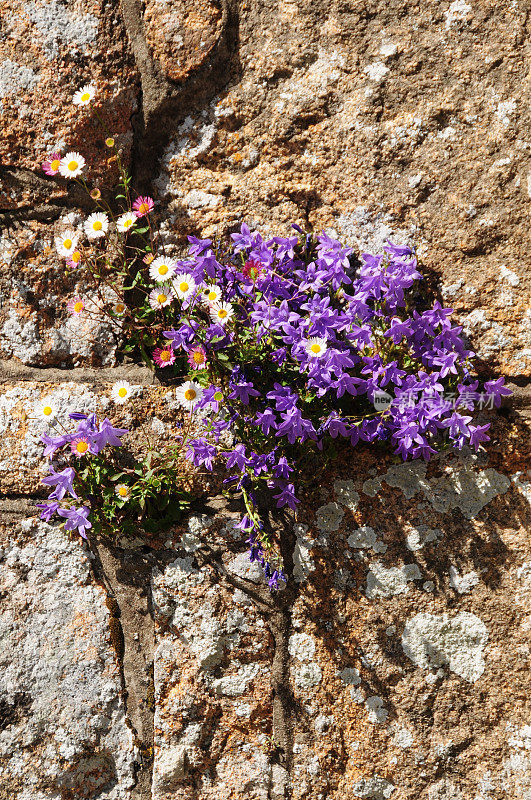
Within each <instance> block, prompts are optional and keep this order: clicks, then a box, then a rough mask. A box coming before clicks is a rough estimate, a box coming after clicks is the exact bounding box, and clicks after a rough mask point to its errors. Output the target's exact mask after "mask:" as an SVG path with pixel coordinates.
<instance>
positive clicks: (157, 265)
mask: <svg viewBox="0 0 531 800" xmlns="http://www.w3.org/2000/svg"><path fill="white" fill-rule="evenodd" d="M176 269H177V265H176V264H175V262H173V261H170V259H168V258H162V256H159V257H158V258H156V259H155V260H154V261H152V262H151V264H150V266H149V276H150V278H153V280H154V281H157V283H162V282H163V281H167V280H169V279H170V278H171V277H172V276H173V275H175V271H176Z"/></svg>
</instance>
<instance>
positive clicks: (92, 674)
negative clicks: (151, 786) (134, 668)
mask: <svg viewBox="0 0 531 800" xmlns="http://www.w3.org/2000/svg"><path fill="white" fill-rule="evenodd" d="M2 562H3V563H2V573H1V583H2V586H1V592H2V597H3V598H4V600H3V603H2V615H1V621H0V624H1V628H2V634H1V638H2V655H1V667H2V669H1V676H0V698H1V699H0V705H1V713H2V732H1V734H0V786H1V787H2V791H6V789H7V788H8V787H11V788H12V790H13V794H12V795H11V796H12V797H17V798H18V797H20V798H28V800H29V799H30V798H41V797H50V798H52V797H53V798H61V797H68V796H69V797H79V798H81V797H86V798H93V797H94V798H95V797H102V796H105V797H106V798H109V800H126V798H129V797H130V790H131V789H132V787H133V785H134V783H135V780H134V761H135V758H136V752H135V747H134V745H133V736H132V732H131V730H130V729H129V727H128V726H127V724H126V723H127V720H126V714H125V707H124V703H123V700H122V692H121V679H120V671H119V664H118V661H117V656H116V652H115V651H114V649H113V645H112V643H111V630H110V625H109V622H110V614H109V611H108V609H107V608H106V606H105V592H104V590H103V589H102V588H101V587H100V586H97V585H95V584H94V582H93V580H91V575H90V563H89V559H88V554H87V552H86V551H85V550H84V549H83V546H82V545H81V544H80V543H79V541H76V540H73V541H72V540H71V539H70V538H69V536H68V534H65V533H64V532H63V531H61V530H60V529H59V528H57V527H54V526H50V525H47V524H46V523H42V522H36V521H34V520H31V519H29V520H26V521H24V523H21V524H20V526H19V527H18V528H15V527H10V528H5V529H3V530H2ZM18 791H20V794H19V793H17V792H18ZM4 796H7V795H4Z"/></svg>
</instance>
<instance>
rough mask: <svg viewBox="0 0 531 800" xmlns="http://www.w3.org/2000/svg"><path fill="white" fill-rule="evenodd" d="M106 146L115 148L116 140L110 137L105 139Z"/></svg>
mask: <svg viewBox="0 0 531 800" xmlns="http://www.w3.org/2000/svg"><path fill="white" fill-rule="evenodd" d="M105 144H106V145H107V147H114V139H113V138H112V136H109V137H108V138H107V139H105Z"/></svg>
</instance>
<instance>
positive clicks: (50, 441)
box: [41, 433, 73, 458]
mask: <svg viewBox="0 0 531 800" xmlns="http://www.w3.org/2000/svg"><path fill="white" fill-rule="evenodd" d="M72 438H73V437H72V435H70V434H68V433H67V434H63V435H61V436H48V434H47V433H43V434H42V435H41V442H44V444H45V445H46V447H45V448H44V453H43V455H44V457H45V458H48V456H53V454H54V453H55V451H56V450H59V448H60V447H63V445H65V444H67V443H68V442H71V441H72Z"/></svg>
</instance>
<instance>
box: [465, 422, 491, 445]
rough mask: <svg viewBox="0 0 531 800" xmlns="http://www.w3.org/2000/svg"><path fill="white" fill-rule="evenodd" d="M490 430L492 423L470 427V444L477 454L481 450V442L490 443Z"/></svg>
mask: <svg viewBox="0 0 531 800" xmlns="http://www.w3.org/2000/svg"><path fill="white" fill-rule="evenodd" d="M489 428H490V422H489V423H487V425H470V426H469V432H470V437H469V439H470V444H471V445H472V447H473V448H474V450H475V451H476V452H477V451H478V450H479V445H480V442H488V441H490V436H487V431H488V429H489Z"/></svg>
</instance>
